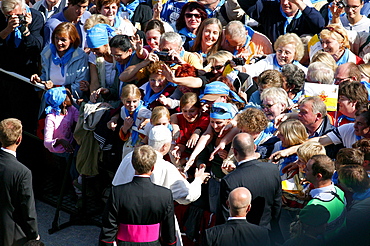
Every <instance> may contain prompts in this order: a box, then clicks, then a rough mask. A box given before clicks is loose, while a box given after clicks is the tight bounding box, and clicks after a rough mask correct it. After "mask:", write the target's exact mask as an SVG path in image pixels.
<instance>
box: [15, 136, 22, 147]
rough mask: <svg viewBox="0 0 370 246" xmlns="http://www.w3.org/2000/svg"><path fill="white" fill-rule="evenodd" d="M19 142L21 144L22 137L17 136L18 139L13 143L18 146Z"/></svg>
mask: <svg viewBox="0 0 370 246" xmlns="http://www.w3.org/2000/svg"><path fill="white" fill-rule="evenodd" d="M21 142H22V136H19V137H18V139H17V141H15V144H16V145H20V144H21Z"/></svg>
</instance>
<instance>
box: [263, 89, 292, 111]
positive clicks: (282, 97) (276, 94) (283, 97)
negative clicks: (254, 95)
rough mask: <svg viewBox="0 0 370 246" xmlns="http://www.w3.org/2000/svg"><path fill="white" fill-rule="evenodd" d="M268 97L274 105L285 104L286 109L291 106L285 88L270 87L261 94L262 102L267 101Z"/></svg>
mask: <svg viewBox="0 0 370 246" xmlns="http://www.w3.org/2000/svg"><path fill="white" fill-rule="evenodd" d="M267 97H269V98H271V99H272V100H273V101H274V103H281V104H284V105H285V107H288V106H289V98H288V94H287V93H286V91H285V90H284V89H283V88H279V87H270V88H267V89H265V90H263V92H262V94H261V100H262V101H263V100H265V99H266V98H267Z"/></svg>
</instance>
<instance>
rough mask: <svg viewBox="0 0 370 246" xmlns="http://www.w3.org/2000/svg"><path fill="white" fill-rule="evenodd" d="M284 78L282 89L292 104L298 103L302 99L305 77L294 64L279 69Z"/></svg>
mask: <svg viewBox="0 0 370 246" xmlns="http://www.w3.org/2000/svg"><path fill="white" fill-rule="evenodd" d="M281 73H282V75H283V77H284V82H283V85H282V87H283V89H284V90H285V91H286V92H287V93H288V97H289V99H291V100H292V101H293V103H298V101H299V99H300V98H301V97H302V88H303V84H304V82H305V77H306V75H305V74H304V71H303V70H302V69H300V68H299V67H298V66H296V65H294V64H286V65H284V66H283V68H282V69H281Z"/></svg>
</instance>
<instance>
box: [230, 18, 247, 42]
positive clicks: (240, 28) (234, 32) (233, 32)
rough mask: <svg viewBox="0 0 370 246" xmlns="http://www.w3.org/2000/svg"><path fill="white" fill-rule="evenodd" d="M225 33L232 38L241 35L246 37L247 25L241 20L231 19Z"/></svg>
mask: <svg viewBox="0 0 370 246" xmlns="http://www.w3.org/2000/svg"><path fill="white" fill-rule="evenodd" d="M225 35H230V37H231V38H236V37H240V38H243V39H245V38H246V37H247V31H246V30H245V26H244V25H243V23H241V22H240V21H236V20H235V21H230V22H229V24H227V25H226V27H225Z"/></svg>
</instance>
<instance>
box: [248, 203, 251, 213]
mask: <svg viewBox="0 0 370 246" xmlns="http://www.w3.org/2000/svg"><path fill="white" fill-rule="evenodd" d="M251 208H252V204H249V205H248V207H247V213H248V212H249V211H251Z"/></svg>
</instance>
